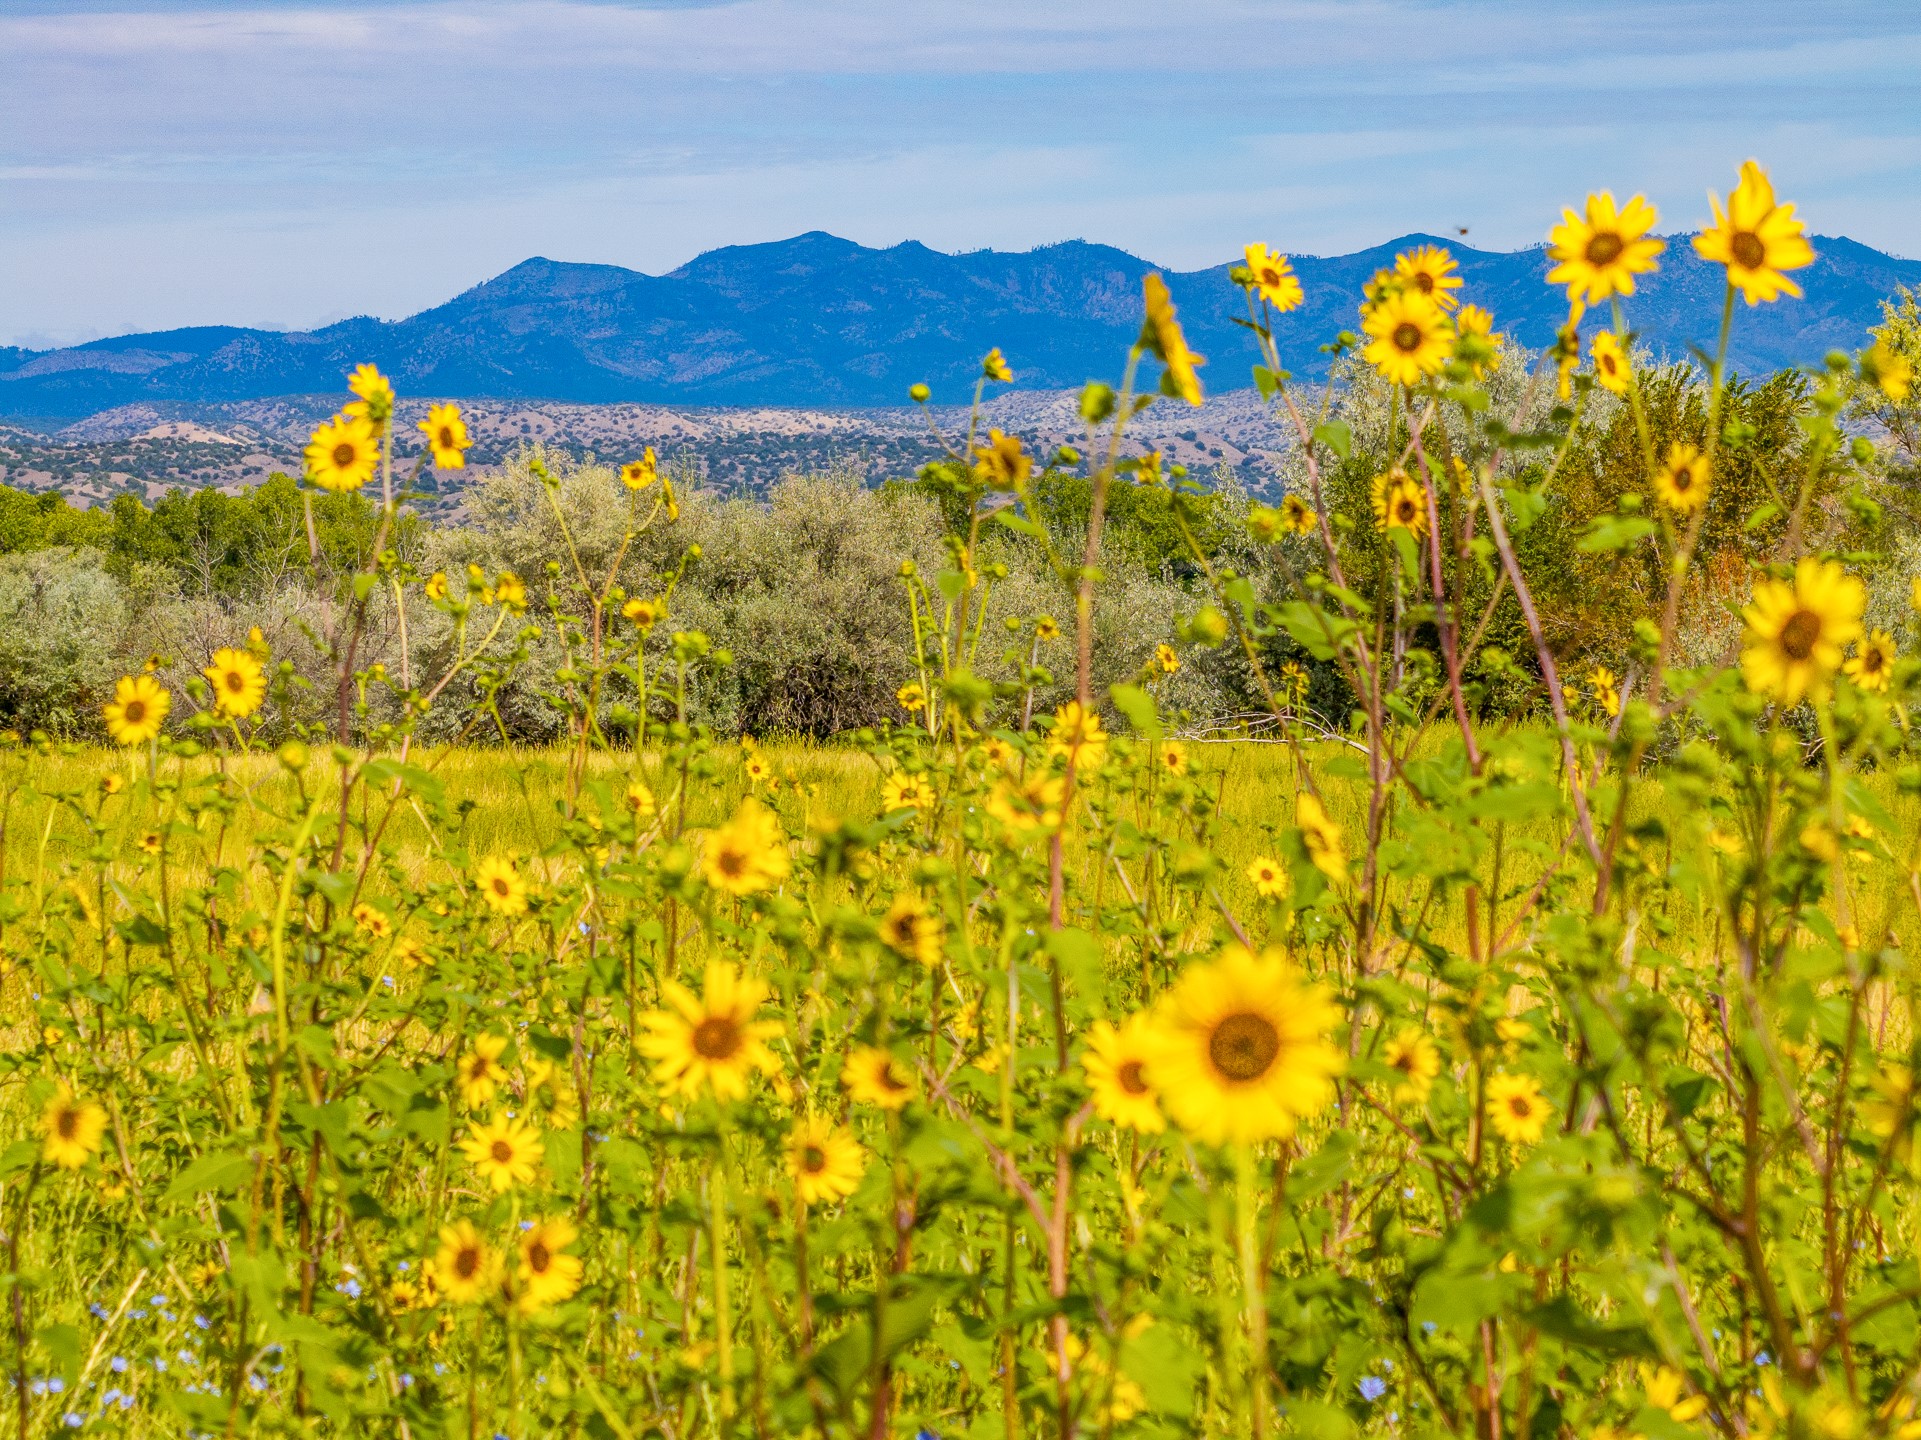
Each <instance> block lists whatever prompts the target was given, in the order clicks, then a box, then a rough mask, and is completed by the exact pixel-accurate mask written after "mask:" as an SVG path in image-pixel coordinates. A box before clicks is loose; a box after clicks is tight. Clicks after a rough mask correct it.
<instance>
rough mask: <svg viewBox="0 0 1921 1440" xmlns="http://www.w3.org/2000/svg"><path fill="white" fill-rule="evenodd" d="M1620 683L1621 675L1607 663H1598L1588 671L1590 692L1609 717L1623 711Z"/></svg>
mask: <svg viewBox="0 0 1921 1440" xmlns="http://www.w3.org/2000/svg"><path fill="white" fill-rule="evenodd" d="M1620 683H1621V682H1620V679H1619V677H1617V676H1616V675H1615V673H1614V672H1613V671H1612V670H1610V669H1608V667H1607V666H1605V665H1596V666H1595V667H1594V668H1593V669H1592V670H1590V671H1589V672H1588V677H1587V684H1588V694H1590V695H1592V696H1593V697H1594V703H1595V704H1596V705H1598V706H1600V707H1601V709H1602V711H1603V712H1605V713H1606V714H1607V716H1608V718H1609V719H1612V718H1613V717H1614V716H1616V715H1619V714H1620V713H1621V691H1620V688H1619V687H1620Z"/></svg>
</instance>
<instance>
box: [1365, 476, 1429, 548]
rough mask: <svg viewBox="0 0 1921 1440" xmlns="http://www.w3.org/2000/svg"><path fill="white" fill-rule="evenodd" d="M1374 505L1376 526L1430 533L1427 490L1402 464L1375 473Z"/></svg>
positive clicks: (1416, 534) (1421, 534) (1381, 528)
mask: <svg viewBox="0 0 1921 1440" xmlns="http://www.w3.org/2000/svg"><path fill="white" fill-rule="evenodd" d="M1373 506H1374V524H1375V527H1376V528H1377V529H1380V530H1395V529H1399V530H1406V531H1409V532H1410V533H1411V534H1412V535H1413V536H1414V538H1415V539H1417V540H1418V539H1420V538H1421V536H1423V535H1425V534H1427V490H1426V488H1425V487H1424V486H1423V485H1422V484H1421V482H1420V481H1418V480H1416V479H1415V478H1414V477H1413V476H1411V475H1409V474H1408V473H1407V471H1405V470H1403V469H1401V468H1400V466H1398V465H1397V466H1395V467H1394V468H1393V469H1392V470H1388V471H1385V472H1384V473H1382V474H1379V475H1376V476H1375V477H1374V493H1373Z"/></svg>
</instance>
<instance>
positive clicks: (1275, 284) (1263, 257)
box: [1246, 241, 1302, 312]
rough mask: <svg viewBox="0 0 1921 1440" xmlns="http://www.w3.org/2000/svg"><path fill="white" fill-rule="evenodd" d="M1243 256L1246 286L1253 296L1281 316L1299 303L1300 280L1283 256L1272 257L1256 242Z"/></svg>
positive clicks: (1264, 247) (1269, 252)
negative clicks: (1279, 312) (1245, 269)
mask: <svg viewBox="0 0 1921 1440" xmlns="http://www.w3.org/2000/svg"><path fill="white" fill-rule="evenodd" d="M1246 253H1247V273H1248V276H1249V277H1250V278H1249V281H1248V283H1249V285H1250V286H1251V287H1252V288H1253V290H1254V293H1255V294H1257V295H1259V296H1260V297H1261V299H1263V300H1265V301H1266V302H1267V303H1268V304H1270V305H1272V306H1273V307H1274V308H1275V309H1276V310H1280V311H1282V312H1286V311H1288V310H1292V309H1294V308H1295V307H1296V306H1297V305H1299V304H1300V303H1301V299H1302V294H1301V278H1300V276H1298V275H1296V274H1295V273H1294V267H1293V266H1291V265H1289V264H1288V263H1287V257H1286V256H1285V255H1276V254H1275V253H1274V252H1273V251H1272V250H1269V249H1268V248H1267V247H1266V246H1265V245H1263V244H1261V243H1260V242H1259V241H1256V242H1255V243H1254V244H1252V245H1249V246H1248V247H1247V252H1246Z"/></svg>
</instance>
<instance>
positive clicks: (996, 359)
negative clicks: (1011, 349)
mask: <svg viewBox="0 0 1921 1440" xmlns="http://www.w3.org/2000/svg"><path fill="white" fill-rule="evenodd" d="M981 378H982V379H984V380H993V381H995V382H997V383H998V384H1001V385H1011V384H1013V383H1014V372H1013V371H1012V370H1010V369H1008V368H1007V357H1006V356H1005V355H1003V354H1001V347H1000V346H998V345H996V346H995V347H994V348H993V349H992V350H989V351H988V352H987V354H986V356H985V357H984V358H983V359H982V360H981Z"/></svg>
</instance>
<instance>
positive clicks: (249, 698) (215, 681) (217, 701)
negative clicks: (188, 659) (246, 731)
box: [200, 648, 267, 720]
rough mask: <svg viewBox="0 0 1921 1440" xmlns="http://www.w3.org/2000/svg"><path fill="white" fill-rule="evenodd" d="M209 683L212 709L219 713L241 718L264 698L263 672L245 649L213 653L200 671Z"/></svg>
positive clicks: (265, 688)
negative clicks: (211, 690) (211, 688)
mask: <svg viewBox="0 0 1921 1440" xmlns="http://www.w3.org/2000/svg"><path fill="white" fill-rule="evenodd" d="M200 673H201V674H202V675H205V676H206V677H207V683H208V684H210V685H212V686H213V703H214V708H215V709H217V710H219V712H220V713H221V714H222V715H227V716H231V717H232V718H233V719H235V720H244V719H246V718H247V716H249V715H251V714H253V712H254V711H256V710H258V709H259V708H260V702H261V701H263V700H265V699H266V698H267V674H266V672H265V671H264V670H262V669H261V668H260V662H259V661H258V660H256V659H254V657H253V656H252V655H250V654H248V653H247V652H246V651H245V650H234V649H231V648H228V649H221V650H216V651H214V652H213V663H212V664H210V665H208V666H207V668H206V669H205V670H202V671H201V672H200Z"/></svg>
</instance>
